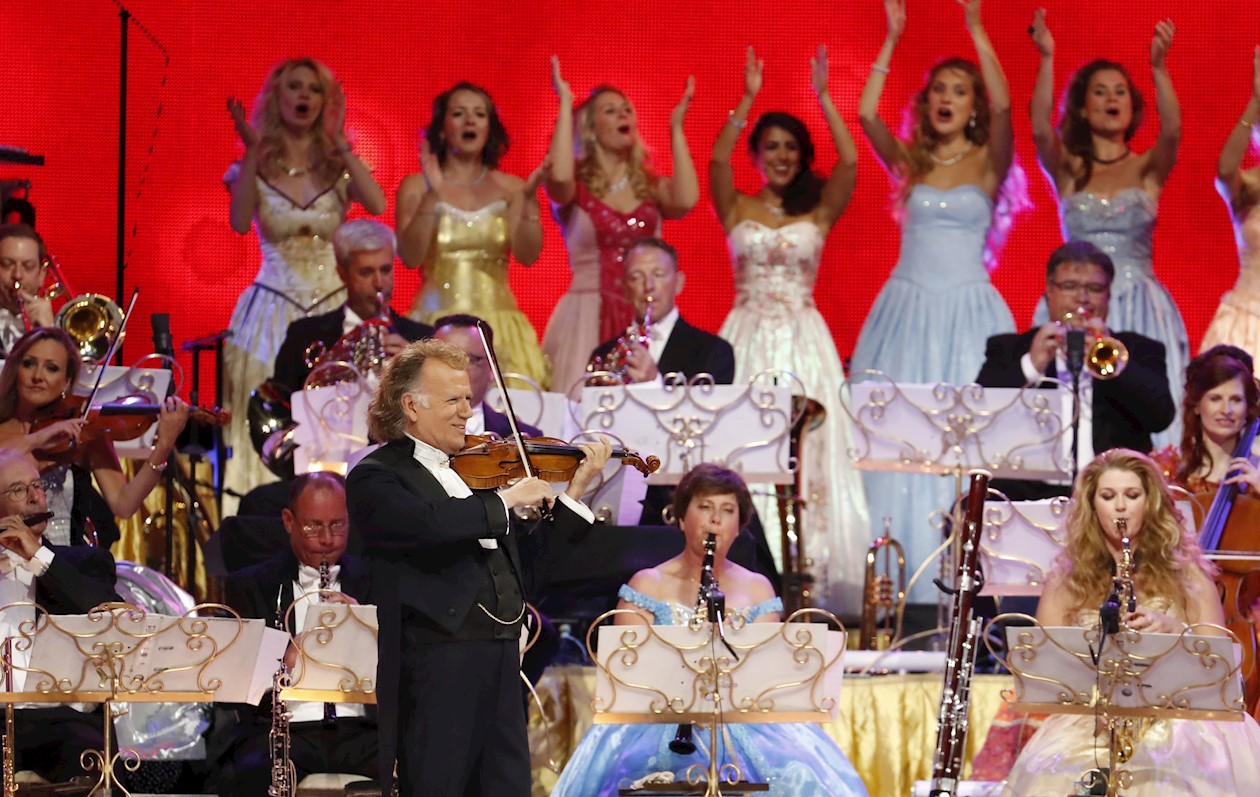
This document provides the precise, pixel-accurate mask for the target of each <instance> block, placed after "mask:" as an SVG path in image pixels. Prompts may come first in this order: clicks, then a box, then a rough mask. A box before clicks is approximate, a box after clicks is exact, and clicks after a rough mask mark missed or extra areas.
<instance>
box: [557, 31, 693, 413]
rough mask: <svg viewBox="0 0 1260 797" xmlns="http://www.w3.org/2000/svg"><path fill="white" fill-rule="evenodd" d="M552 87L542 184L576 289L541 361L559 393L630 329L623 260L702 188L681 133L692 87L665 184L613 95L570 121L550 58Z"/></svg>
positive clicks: (563, 85) (629, 111)
mask: <svg viewBox="0 0 1260 797" xmlns="http://www.w3.org/2000/svg"><path fill="white" fill-rule="evenodd" d="M551 80H552V86H553V87H554V88H555V91H556V96H557V98H558V99H559V101H560V109H559V113H558V114H557V116H556V129H555V132H554V133H553V135H552V137H551V150H550V158H551V171H550V173H549V174H548V175H547V177H546V180H545V183H544V184H545V185H546V187H547V196H548V197H549V198H550V199H551V207H552V213H553V215H554V216H555V217H556V220H557V221H558V222H559V223H560V229H561V232H562V233H563V234H564V241H565V246H566V247H567V248H568V251H569V267H570V269H571V270H572V272H573V281H572V282H571V283H570V284H569V290H568V292H567V293H565V295H563V296H561V297H560V301H559V302H558V303H557V304H556V308H555V310H553V311H552V313H551V319H550V320H549V321H548V322H547V331H546V332H545V333H544V334H543V351H544V352H545V353H546V354H547V356H549V357H550V358H551V364H552V384H553V385H554V386H555V389H556V390H557V391H559V392H562V393H563V392H567V391H568V390H569V389H570V387H572V386H573V385H574V384H575V383H576V382H577V381H578V380H579V379H581V378H582V374H583V373H584V372H585V370H586V363H587V361H588V360H589V359H590V356H591V352H592V351H594V350H595V347H596V346H598V345H599V344H600V343H602V342H604V341H606V340H611V339H613V338H616V337H619V336H620V335H621V334H622V333H623V332H625V331H626V327H627V326H629V325H630V323H631V322H632V321H633V320H634V310H633V308H632V307H631V306H630V301H629V300H628V299H627V298H626V294H625V290H624V288H623V286H622V281H623V274H622V271H623V265H622V258H623V253H624V252H625V251H626V249H627V248H628V247H629V246H630V245H631V244H633V243H634V242H635V241H638V240H641V239H643V238H655V237H659V236H660V232H661V219H662V218H666V219H681V218H682V217H683V216H685V215H686V214H687V212H688V211H690V210H691V209H692V208H693V207H695V205H696V202H697V201H698V200H699V198H700V182H699V179H698V178H697V177H696V167H695V165H694V164H693V163H692V160H691V153H690V151H689V150H688V149H687V139H686V136H685V135H684V133H683V121H684V120H685V119H686V117H687V107H688V106H689V105H690V104H691V94H692V91H693V90H694V87H695V83H694V81H693V80H692V79H691V78H687V88H686V89H685V90H684V92H683V96H682V99H680V100H679V101H678V104H677V105H676V106H674V110H673V112H672V113H670V116H669V132H670V136H669V137H670V152H671V154H672V157H673V162H674V174H673V176H672V177H671V176H664V175H660V174H657V173H656V172H655V171H653V169H652V165H651V163H650V161H649V160H648V154H647V149H646V147H644V145H643V140H642V139H641V138H640V137H639V123H638V117H637V116H636V114H635V109H634V106H633V105H632V104H631V103H630V100H629V99H628V98H627V97H626V95H625V94H623V93H622V92H621V91H620V90H619V89H616V88H613V87H612V86H609V85H602V86H597V87H596V88H594V89H592V90H591V93H590V96H589V97H587V99H586V101H585V102H583V103H582V104H581V105H579V106H578V108H577V111H576V112H573V113H570V109H571V108H572V107H573V92H572V90H571V89H570V88H569V84H568V83H567V82H566V81H565V80H564V78H563V77H562V76H561V74H560V62H559V60H558V59H556V58H555V57H554V56H553V57H552V59H551ZM575 126H576V128H577V130H576V133H577V140H576V141H575V140H574V127H575Z"/></svg>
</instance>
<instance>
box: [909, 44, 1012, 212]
mask: <svg viewBox="0 0 1260 797" xmlns="http://www.w3.org/2000/svg"><path fill="white" fill-rule="evenodd" d="M951 69H952V70H954V71H955V72H961V73H963V74H964V75H966V76H967V79H968V80H970V81H971V93H972V97H973V100H972V111H973V112H974V113H975V115H976V118H975V124H974V125H973V124H971V123H970V121H968V124H967V126H966V127H964V128H963V135H964V136H966V138H967V140H968V141H970V142H971V143H972V144H973V145H974V146H977V147H983V146H984V145H985V144H988V143H989V125H990V123H991V122H992V117H993V114H992V111H991V110H990V108H989V91H988V89H986V88H985V85H984V75H982V74H981V73H980V67H979V66H977V65H976V64H975V62H973V61H968V60H967V59H966V58H947V59H945V60H944V61H941V62H940V63H939V64H937V65H936V66H934V67H932V69H931V70H930V71H929V72H928V74H927V79H926V80H925V81H924V82H923V87H922V88H920V89H919V91H918V93H916V94H915V95H914V99H913V100H911V102H910V107H909V108H907V109H906V117H905V121H904V123H903V125H902V131H901V132H902V136H903V137H904V138H905V139H906V155H907V158H908V160H909V162H908V163H907V165H906V168H905V172H904V174H902V175H901V178H902V184H901V187H900V190H899V193H898V198H899V199H900V200H901V201H902V202H905V200H906V199H907V198H908V197H909V196H910V190H911V189H912V188H914V186H915V184H916V183H919V182H921V181H922V180H923V178H924V177H925V176H926V175H927V173H928V172H930V171H932V165H933V163H932V150H933V149H935V147H936V144H937V142H938V141H939V140H940V136H938V135H937V134H936V129H935V128H934V127H932V120H931V119H930V118H928V98H929V96H930V95H931V93H932V84H933V83H935V82H936V78H937V77H938V76H940V74H941V73H942V72H945V71H947V70H951Z"/></svg>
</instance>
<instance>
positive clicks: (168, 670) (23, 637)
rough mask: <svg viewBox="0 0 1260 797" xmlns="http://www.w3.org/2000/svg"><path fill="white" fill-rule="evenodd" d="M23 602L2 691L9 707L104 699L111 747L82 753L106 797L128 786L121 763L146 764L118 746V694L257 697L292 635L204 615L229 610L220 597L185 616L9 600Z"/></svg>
mask: <svg viewBox="0 0 1260 797" xmlns="http://www.w3.org/2000/svg"><path fill="white" fill-rule="evenodd" d="M21 607H29V609H30V611H31V613H32V618H31V619H26V620H22V621H21V622H20V623H19V624H18V634H17V635H16V636H14V637H12V638H11V647H10V645H6V648H5V649H6V652H5V653H4V655H3V667H4V670H5V681H4V683H5V685H6V686H5V691H4V692H2V693H0V701H3V702H4V703H5V704H6V713H7V712H8V711H11V710H12V706H13V704H15V703H66V702H87V703H103V704H104V705H105V708H104V720H103V726H104V728H103V730H104V747H103V749H101V750H89V751H85V752H84V754H83V756H82V759H81V761H82V764H83V767H84V769H85V770H88V771H92V770H97V771H99V772H100V778H99V780H98V782H97V784H96V786H95V787H94V788H93V789H92V792H91V794H102V795H106V796H107V797H108V795H111V794H113V791H114V789H117V790H118V791H119V792H120V793H121V794H123V795H128V794H129V792H128V791H127V790H126V789H125V788H123V787H122V786H121V785H120V784H119V783H118V781H117V779H116V776H115V774H114V773H115V768H116V767H117V766H118V765H119V764H120V763H121V765H122V766H123V767H124V768H125V769H127V770H130V771H134V770H135V769H136V768H137V767H138V766H139V764H140V760H139V757H138V756H136V754H135V753H134V752H133V751H130V750H120V751H118V752H116V753H113V752H111V748H112V746H113V745H112V743H111V739H112V736H113V706H114V704H115V703H117V702H127V703H146V702H161V703H175V702H180V703H182V702H211V701H225V702H236V703H257V702H258V701H259V700H260V699H261V698H262V695H263V693H264V692H265V690H266V687H267V686H268V685H269V684H270V683H271V680H272V678H271V670H274V662H275V661H278V660H279V658H280V656H281V655H282V654H283V651H284V648H285V646H286V645H287V644H288V640H287V638H286V637H285V636H284V634H282V633H280V632H276V631H273V630H272V629H268V628H266V626H265V624H264V623H263V621H261V620H242V619H241V618H240V617H238V616H235V615H234V614H233V615H232V616H229V617H209V616H207V617H202V616H200V614H199V613H200V612H201V611H224V612H229V613H230V610H228V609H227V608H226V607H224V606H219V605H217V604H206V605H201V606H197V607H194V608H193V609H192V610H191V611H189V612H187V613H185V614H184V615H181V616H179V617H171V616H165V615H156V614H148V613H146V612H145V611H144V610H143V609H139V608H137V607H134V606H129V605H127V604H120V603H113V604H103V605H101V606H98V607H97V608H96V609H93V610H92V611H91V612H89V613H88V614H86V615H50V614H47V613H45V612H44V611H43V610H42V609H41V608H39V607H38V606H36V605H35V604H30V603H15V604H9V605H8V606H5V607H3V608H4V609H6V610H9V609H17V608H21ZM10 649H11V651H12V652H11V653H9V652H7V651H8V650H10ZM268 661H270V662H272V663H271V664H269V663H268ZM242 673H245V674H247V675H248V676H249V677H241V674H242ZM10 684H11V687H12V688H9V685H10ZM7 774H8V773H6V775H7ZM9 786H10V784H9V783H6V784H5V788H6V789H7V788H9ZM6 797H7V795H6Z"/></svg>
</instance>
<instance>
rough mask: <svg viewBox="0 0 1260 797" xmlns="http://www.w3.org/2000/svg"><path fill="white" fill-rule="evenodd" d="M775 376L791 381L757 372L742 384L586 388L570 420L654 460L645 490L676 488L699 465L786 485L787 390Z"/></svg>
mask: <svg viewBox="0 0 1260 797" xmlns="http://www.w3.org/2000/svg"><path fill="white" fill-rule="evenodd" d="M775 373H778V374H780V375H786V376H787V377H790V378H791V379H795V377H791V375H790V374H785V372H764V373H763V374H758V375H757V376H756V377H754V378H753V380H752V381H751V382H750V383H749V384H746V385H715V384H713V383H712V381H709V380H706V379H702V378H697V379H696V380H693V381H692V382H691V383H684V384H674V385H667V386H664V387H658V386H655V385H612V386H608V387H588V388H584V389H583V390H582V403H581V404H580V405H579V406H577V408H576V412H577V413H578V414H577V417H576V418H575V419H574V421H575V423H576V425H577V427H578V428H580V429H581V430H583V431H584V432H587V433H594V434H605V435H609V436H610V437H614V438H615V439H617V440H619V441H620V442H621V443H622V444H623V445H624V446H625V447H626V448H629V449H631V450H634V451H639V452H641V453H643V454H644V455H647V454H649V453H651V454H654V455H655V456H658V457H660V459H661V467H660V469H659V470H658V471H657V472H656V473H653V474H652V475H651V476H649V477H648V483H649V484H677V483H678V480H679V479H681V478H682V476H683V474H685V473H686V472H687V471H689V470H691V469H692V468H694V467H695V466H696V465H699V464H700V463H702V462H715V463H717V464H719V465H722V466H724V467H728V468H731V469H733V470H737V471H739V472H740V473H741V474H742V475H743V477H744V479H745V480H746V481H749V482H769V483H773V484H790V483H791V482H792V473H793V471H795V469H796V468H795V463H793V462H791V461H790V457H789V453H788V444H789V437H790V433H791V429H792V420H793V412H792V387H791V386H790V384H789V383H787V382H785V383H784V384H782V385H776V384H774V382H773V379H774V375H775ZM798 392H799V391H798Z"/></svg>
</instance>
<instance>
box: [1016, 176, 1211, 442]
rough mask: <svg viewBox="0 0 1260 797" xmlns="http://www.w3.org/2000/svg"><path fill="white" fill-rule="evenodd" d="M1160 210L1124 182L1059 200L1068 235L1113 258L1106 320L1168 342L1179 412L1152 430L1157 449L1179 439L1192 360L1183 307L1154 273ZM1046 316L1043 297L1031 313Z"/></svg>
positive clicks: (1040, 320)
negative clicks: (1100, 192) (1106, 193)
mask: <svg viewBox="0 0 1260 797" xmlns="http://www.w3.org/2000/svg"><path fill="white" fill-rule="evenodd" d="M1158 211H1159V203H1158V202H1156V201H1155V199H1153V198H1152V197H1151V195H1150V194H1148V193H1146V192H1145V191H1143V190H1142V189H1141V188H1126V189H1124V190H1123V191H1121V192H1119V193H1118V194H1116V195H1115V196H1114V197H1111V198H1109V199H1108V198H1104V197H1099V196H1095V195H1094V194H1091V193H1089V192H1088V191H1081V192H1079V193H1076V194H1072V195H1071V196H1069V197H1065V198H1064V199H1063V201H1062V204H1061V205H1060V206H1059V215H1060V218H1061V220H1062V222H1063V237H1064V240H1068V241H1089V242H1090V243H1092V244H1094V245H1095V246H1097V247H1098V248H1099V249H1101V250H1103V251H1104V252H1106V253H1107V254H1108V255H1110V256H1111V259H1112V261H1113V262H1114V263H1115V266H1116V279H1115V282H1114V284H1113V285H1112V287H1111V307H1110V308H1109V309H1108V312H1107V326H1108V327H1110V328H1111V329H1115V330H1119V331H1123V332H1137V333H1139V334H1142V335H1145V336H1147V337H1148V338H1154V339H1155V340H1158V341H1159V342H1160V343H1162V344H1164V349H1165V356H1166V357H1167V362H1168V386H1169V388H1171V389H1172V396H1173V402H1174V403H1175V404H1176V407H1177V417H1176V418H1175V419H1173V422H1172V425H1171V426H1169V427H1168V428H1167V429H1166V430H1164V431H1163V432H1160V433H1159V434H1157V435H1154V437H1153V440H1154V444H1155V448H1157V449H1159V448H1163V447H1164V446H1166V445H1180V444H1181V396H1182V393H1183V392H1184V391H1183V388H1184V386H1185V371H1186V363H1188V362H1189V361H1190V339H1189V336H1188V335H1187V334H1186V324H1185V321H1183V320H1182V318H1181V311H1180V310H1178V309H1177V303H1176V302H1174V301H1173V298H1172V295H1171V294H1169V293H1168V289H1167V288H1165V287H1164V286H1163V285H1162V284H1160V282H1159V280H1157V279H1156V278H1155V269H1154V265H1153V263H1152V257H1151V251H1152V247H1151V244H1152V241H1153V240H1154V237H1155V219H1156V215H1157V213H1158ZM1048 320H1049V312H1048V310H1047V309H1046V301H1045V298H1044V297H1043V298H1042V300H1041V302H1040V303H1039V304H1038V305H1037V311H1036V313H1035V314H1034V315H1033V324H1034V325H1038V326H1039V325H1041V324H1044V323H1046V322H1047V321H1048Z"/></svg>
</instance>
